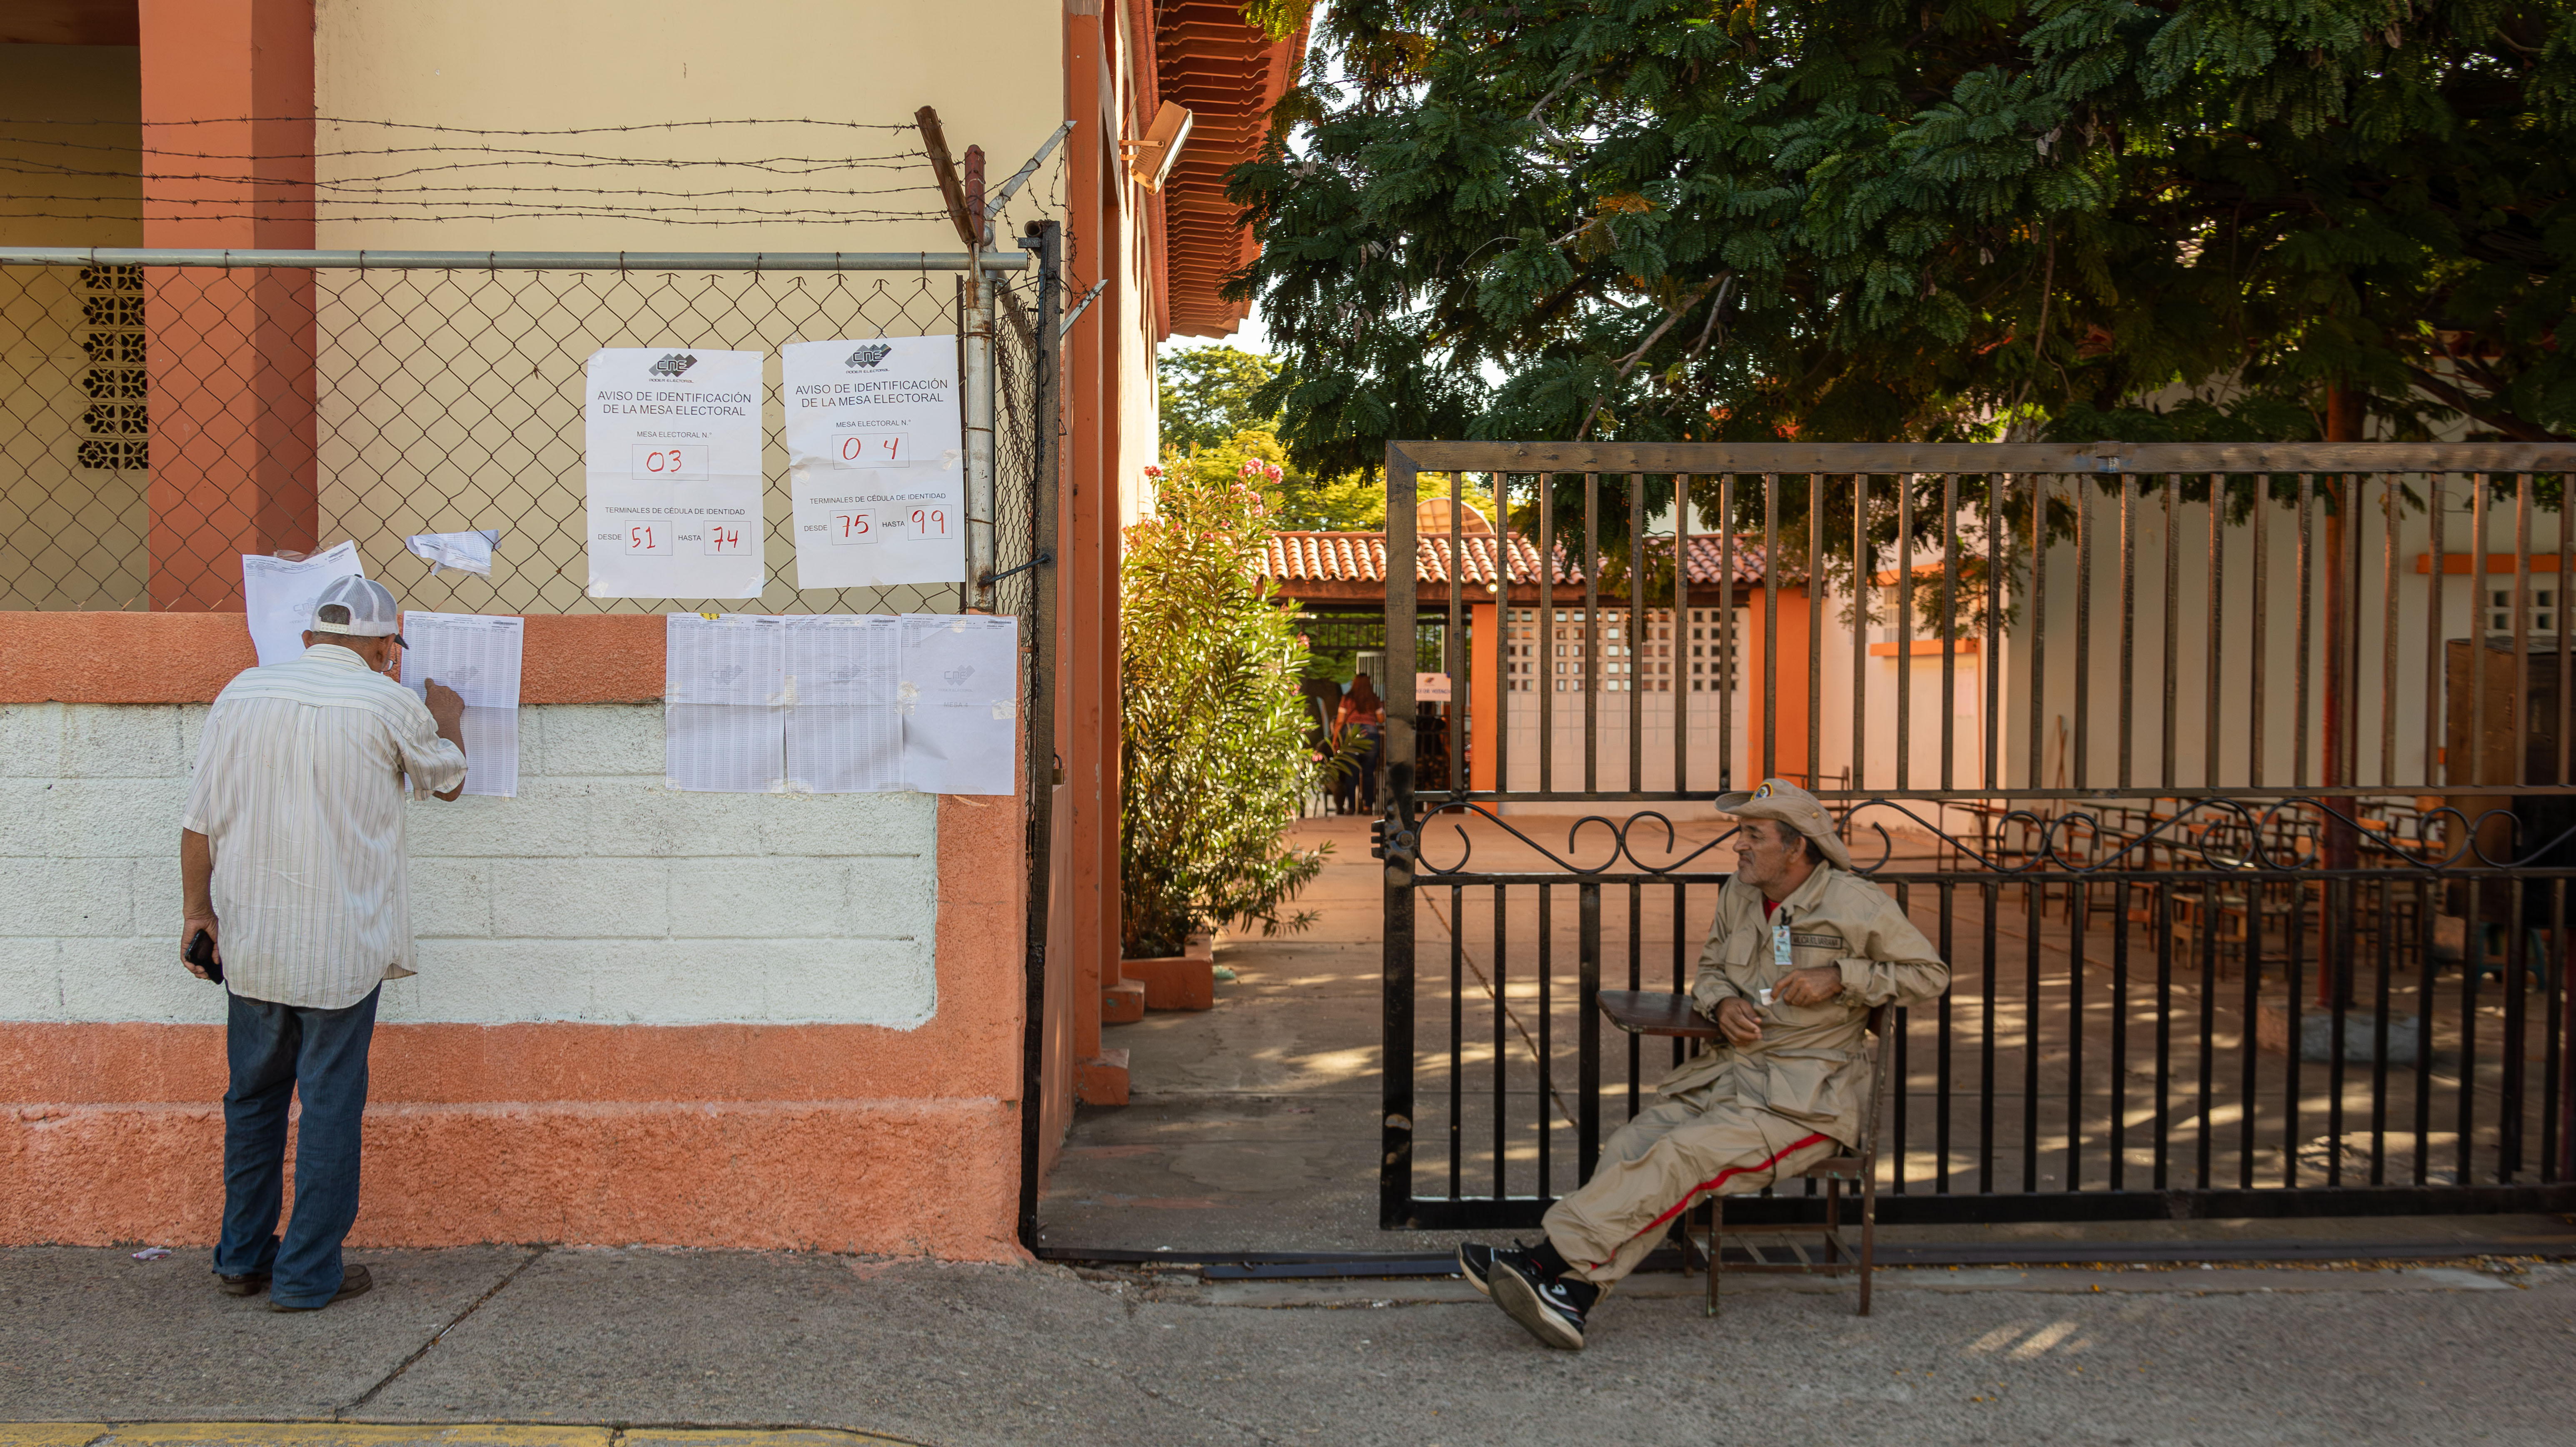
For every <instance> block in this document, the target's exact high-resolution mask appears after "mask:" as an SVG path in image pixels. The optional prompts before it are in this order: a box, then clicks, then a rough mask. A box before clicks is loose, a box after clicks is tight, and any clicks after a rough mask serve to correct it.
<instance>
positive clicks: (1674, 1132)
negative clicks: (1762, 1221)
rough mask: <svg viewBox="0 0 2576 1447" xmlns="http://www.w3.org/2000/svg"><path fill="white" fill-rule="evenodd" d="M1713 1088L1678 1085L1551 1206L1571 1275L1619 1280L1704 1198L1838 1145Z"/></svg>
mask: <svg viewBox="0 0 2576 1447" xmlns="http://www.w3.org/2000/svg"><path fill="white" fill-rule="evenodd" d="M1717 1090H1718V1082H1716V1081H1711V1082H1709V1083H1708V1084H1706V1085H1703V1086H1701V1087H1699V1088H1698V1089H1696V1090H1687V1091H1683V1092H1682V1093H1681V1094H1679V1095H1677V1096H1672V1097H1668V1098H1666V1099H1665V1100H1663V1101H1662V1102H1660V1103H1659V1104H1657V1105H1655V1106H1654V1107H1653V1108H1652V1109H1650V1110H1647V1111H1644V1112H1642V1113H1641V1114H1639V1115H1638V1116H1637V1117H1636V1118H1635V1119H1633V1120H1631V1121H1629V1122H1628V1123H1627V1124H1626V1125H1623V1126H1621V1127H1620V1128H1619V1131H1618V1133H1617V1134H1616V1135H1613V1136H1611V1137H1610V1139H1609V1142H1608V1143H1607V1144H1605V1145H1604V1146H1603V1147H1602V1148H1601V1163H1600V1165H1599V1166H1598V1167H1596V1168H1595V1169H1594V1170H1593V1172H1592V1179H1591V1180H1589V1181H1586V1182H1584V1183H1583V1185H1582V1186H1581V1187H1580V1188H1579V1189H1577V1190H1576V1191H1575V1192H1574V1194H1572V1195H1570V1196H1567V1197H1565V1198H1563V1199H1561V1200H1559V1201H1558V1202H1557V1203H1556V1204H1555V1205H1554V1206H1551V1207H1549V1208H1548V1213H1547V1216H1546V1219H1545V1223H1544V1224H1545V1225H1546V1227H1547V1239H1548V1240H1549V1241H1551V1242H1553V1243H1555V1246H1556V1249H1557V1250H1558V1251H1559V1252H1561V1253H1562V1254H1563V1255H1564V1257H1565V1259H1566V1260H1568V1261H1571V1262H1573V1263H1574V1265H1575V1269H1576V1271H1577V1272H1578V1273H1580V1274H1581V1275H1583V1276H1585V1277H1587V1278H1589V1279H1590V1280H1592V1281H1596V1282H1603V1283H1607V1282H1612V1281H1617V1280H1618V1279H1619V1278H1621V1277H1623V1276H1626V1275H1627V1274H1628V1273H1629V1272H1631V1271H1634V1270H1636V1269H1637V1263H1638V1262H1640V1261H1642V1260H1644V1259H1645V1257H1646V1253H1647V1252H1649V1251H1652V1250H1653V1249H1654V1248H1655V1246H1656V1245H1657V1243H1659V1242H1661V1241H1662V1240H1663V1239H1664V1231H1665V1229H1666V1228H1667V1227H1668V1226H1670V1225H1671V1224H1672V1221H1673V1218H1674V1217H1676V1216H1679V1215H1680V1214H1681V1213H1682V1211H1683V1210H1684V1209H1686V1208H1687V1207H1690V1206H1692V1205H1696V1204H1697V1203H1698V1202H1699V1201H1700V1200H1701V1198H1703V1197H1705V1196H1708V1195H1711V1194H1715V1195H1721V1196H1732V1195H1736V1194H1738V1193H1741V1192H1745V1191H1758V1190H1761V1189H1762V1188H1763V1187H1764V1186H1767V1185H1770V1184H1771V1183H1772V1181H1774V1180H1775V1179H1777V1178H1778V1177H1780V1176H1781V1175H1784V1174H1786V1175H1796V1174H1797V1173H1798V1172H1800V1171H1803V1170H1805V1169H1806V1168H1807V1167H1808V1166H1810V1165H1812V1164H1814V1163H1815V1162H1816V1161H1818V1160H1821V1159H1823V1158H1824V1157H1826V1156H1830V1155H1834V1154H1836V1153H1838V1152H1839V1151H1841V1150H1842V1146H1841V1144H1840V1143H1838V1142H1836V1141H1835V1140H1834V1139H1833V1138H1832V1137H1830V1136H1826V1135H1823V1134H1820V1133H1818V1132H1817V1131H1816V1130H1815V1129H1814V1128H1813V1127H1812V1126H1807V1125H1802V1124H1800V1123H1798V1122H1796V1121H1793V1120H1790V1119H1789V1118H1788V1117H1786V1116H1782V1115H1775V1114H1773V1113H1772V1112H1770V1111H1768V1110H1764V1109H1763V1108H1761V1107H1760V1106H1754V1105H1745V1104H1743V1103H1741V1102H1739V1101H1737V1100H1736V1099H1734V1098H1733V1096H1732V1095H1731V1094H1730V1095H1729V1096H1728V1097H1727V1098H1726V1099H1724V1100H1713V1099H1712V1097H1713V1096H1715V1095H1716V1093H1717Z"/></svg>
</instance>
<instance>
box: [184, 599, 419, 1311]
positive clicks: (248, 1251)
mask: <svg viewBox="0 0 2576 1447" xmlns="http://www.w3.org/2000/svg"><path fill="white" fill-rule="evenodd" d="M401 617H402V614H401V612H400V611H399V610H398V609H397V607H396V605H395V603H394V595H393V594H391V593H389V592H387V591H385V589H384V587H383V585H381V584H378V583H372V582H369V581H368V580H366V579H364V578H342V579H340V580H339V581H337V582H335V583H333V584H331V586H330V587H328V588H326V589H324V590H323V593H322V596H321V598H320V599H319V600H317V602H316V603H315V605H314V609H313V627H312V628H311V630H310V631H308V632H306V633H305V635H304V655H303V656H302V657H301V658H297V659H295V660H294V661H293V662H290V663H280V664H276V665H273V666H271V667H267V668H251V669H246V670H244V671H243V672H242V673H240V674H239V675H237V676H236V677H235V678H234V679H233V681H232V682H231V683H228V684H226V685H225V686H224V691H223V692H222V693H220V694H218V695H216V697H215V703H214V707H213V709H211V710H210V711H209V712H208V713H207V715H206V727H205V736H204V738H203V740H202V741H201V742H200V743H199V745H198V748H197V769H196V777H195V779H194V780H193V781H192V782H191V784H190V785H189V789H188V803H187V808H186V812H185V814H184V815H183V816H182V817H181V819H180V821H179V876H180V884H181V887H182V889H183V890H184V891H185V894H186V900H187V903H186V907H185V908H186V918H185V920H184V921H183V922H182V923H181V925H180V927H179V950H180V958H181V960H182V961H183V962H185V963H187V968H188V970H189V972H190V973H191V974H194V975H196V976H197V977H198V978H200V979H214V978H218V977H220V978H221V979H222V980H223V982H224V987H225V990H226V996H227V998H226V1005H227V1009H228V1011H229V1014H228V1016H227V1019H226V1022H225V1053H226V1055H227V1057H228V1062H229V1065H230V1067H231V1085H230V1088H228V1089H227V1090H225V1092H224V1225H223V1235H222V1238H221V1240H220V1242H219V1243H218V1244H217V1246H216V1248H215V1273H216V1276H217V1278H218V1279H219V1281H220V1283H221V1285H222V1287H223V1289H224V1291H226V1292H227V1293H229V1294H231V1295H234V1296H250V1295H253V1294H255V1293H257V1292H258V1291H260V1290H261V1289H262V1288H263V1287H265V1288H267V1290H268V1293H269V1298H268V1305H269V1310H271V1311H310V1310H316V1309H319V1308H321V1307H324V1306H328V1305H330V1304H331V1303H332V1302H335V1301H340V1300H343V1299H345V1298H348V1297H352V1296H356V1295H358V1294H360V1293H361V1292H364V1291H366V1290H367V1289H368V1288H369V1287H370V1286H372V1285H373V1284H374V1283H373V1281H372V1280H371V1279H370V1278H369V1276H368V1273H367V1268H366V1267H364V1266H346V1267H344V1265H343V1263H342V1261H341V1258H340V1243H341V1241H342V1239H343V1238H345V1237H346V1236H347V1235H348V1234H349V1226H350V1223H351V1222H353V1221H355V1220H356V1219H357V1215H358V1144H359V1124H360V1121H361V1119H362V1118H363V1116H364V1114H365V1112H366V1108H367V1047H368V1044H369V1043H370V1042H371V1041H372V1040H373V1038H374V1036H375V1028H376V996H377V992H378V991H379V990H380V989H382V987H383V982H384V981H386V980H391V979H399V978H401V977H402V976H405V975H409V974H411V973H412V972H413V971H412V939H411V896H410V889H409V885H408V882H407V880H406V878H405V874H406V870H407V861H406V858H405V849H404V840H403V790H404V789H405V787H407V786H408V787H409V788H412V789H414V790H417V791H418V792H420V793H423V794H429V795H433V796H435V797H437V798H440V799H451V800H452V799H454V798H455V797H456V796H457V795H458V794H460V793H462V792H464V788H465V735H464V728H463V720H464V715H465V706H464V702H463V701H462V700H461V699H459V698H458V697H457V696H456V693H455V691H454V690H452V689H448V688H444V687H441V686H440V685H439V684H437V683H436V682H430V681H424V683H425V686H424V688H423V693H424V694H425V695H426V698H427V701H426V702H425V703H424V702H423V700H422V699H419V698H414V697H413V696H412V694H411V691H410V690H409V689H406V688H404V687H403V686H402V685H401V684H399V683H397V682H395V681H394V680H393V679H391V678H389V677H387V676H386V675H387V674H388V673H390V672H392V671H393V667H394V660H395V658H396V657H397V656H398V655H397V654H396V652H395V650H396V649H398V648H401V647H403V646H405V645H404V644H403V641H402V636H401V634H400V633H399V632H398V631H397V627H398V624H399V620H400V619H401ZM201 932H202V933H203V934H204V935H205V936H206V937H207V941H208V943H209V944H210V945H211V946H212V951H211V963H212V967H211V968H209V967H208V966H206V965H200V964H198V963H196V962H194V961H192V960H189V958H188V956H189V948H190V946H191V944H192V943H194V941H195V940H196V938H197V936H198V935H199V934H200V933H201ZM290 1095H300V1096H301V1097H302V1099H303V1105H304V1111H303V1116H302V1118H301V1121H300V1122H299V1124H298V1126H297V1132H296V1147H295V1211H294V1214H293V1215H292V1216H291V1217H290V1218H289V1219H288V1221H287V1224H286V1235H285V1239H284V1240H283V1241H281V1240H280V1239H279V1238H278V1235H277V1218H278V1213H279V1209H280V1206H281V1204H282V1202H281V1198H282V1195H283V1192H284V1181H285V1166H286V1125H287V1100H288V1097H289V1096H290Z"/></svg>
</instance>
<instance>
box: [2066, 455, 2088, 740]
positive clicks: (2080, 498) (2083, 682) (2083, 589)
mask: <svg viewBox="0 0 2576 1447" xmlns="http://www.w3.org/2000/svg"><path fill="white" fill-rule="evenodd" d="M2070 491H2072V492H2073V493H2074V495H2075V496H2074V502H2075V717H2076V718H2077V719H2078V720H2081V721H2085V722H2090V721H2091V719H2092V717H2093V711H2092V709H2091V708H2090V707H2088V704H2089V703H2090V701H2091V699H2092V696H2093V490H2092V489H2091V488H2089V487H2086V486H2085V485H2084V484H2083V482H2082V481H2080V480H2079V481H2077V482H2076V484H2075V486H2074V487H2073V488H2071V489H2070ZM2092 735H2093V730H2091V729H2090V728H2080V729H2077V730H2075V748H2074V754H2075V760H2074V763H2073V764H2072V765H2071V766H2070V767H2071V769H2072V770H2073V772H2072V773H2071V774H2069V775H2068V778H2069V780H2070V782H2072V783H2073V784H2074V785H2075V787H2076V788H2079V789H2081V788H2084V787H2086V786H2087V785H2089V784H2091V783H2092V781H2093V776H2092V769H2091V767H2090V766H2091V763H2092V742H2093V739H2092Z"/></svg>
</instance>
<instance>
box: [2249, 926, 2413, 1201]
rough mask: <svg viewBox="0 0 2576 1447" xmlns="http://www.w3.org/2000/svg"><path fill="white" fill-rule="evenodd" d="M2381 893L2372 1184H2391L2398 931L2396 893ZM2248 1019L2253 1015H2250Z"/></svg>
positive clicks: (2374, 1001)
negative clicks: (2392, 968)
mask: <svg viewBox="0 0 2576 1447" xmlns="http://www.w3.org/2000/svg"><path fill="white" fill-rule="evenodd" d="M2376 892H2377V894H2378V895H2379V929H2378V939H2377V940H2376V941H2375V942H2374V943H2375V945H2376V948H2375V949H2374V950H2373V952H2372V953H2373V955H2374V957H2375V958H2374V960H2373V964H2374V966H2375V968H2374V970H2373V974H2374V976H2375V979H2374V982H2373V987H2372V991H2371V1025H2370V1183H2371V1184H2372V1185H2374V1186H2382V1185H2386V1184H2387V1183H2388V1008H2389V984H2390V981H2389V957H2390V946H2391V944H2392V943H2393V941H2392V940H2391V939H2390V936H2391V935H2392V934H2394V933H2395V932H2396V928H2397V910H2396V892H2395V891H2394V890H2392V889H2390V888H2389V887H2388V886H2386V885H2381V886H2380V887H2379V889H2378V890H2377V891H2376ZM2247 1018H2249V1019H2250V1018H2252V1017H2251V1016H2249V1017H2247Z"/></svg>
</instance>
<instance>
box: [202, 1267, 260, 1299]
mask: <svg viewBox="0 0 2576 1447" xmlns="http://www.w3.org/2000/svg"><path fill="white" fill-rule="evenodd" d="M215 1281H216V1284H218V1285H220V1286H221V1287H223V1289H224V1295H226V1296H257V1295H259V1294H260V1293H261V1292H263V1291H266V1290H268V1273H267V1272H265V1271H245V1272H243V1273H242V1274H241V1275H239V1276H218V1277H216V1278H215Z"/></svg>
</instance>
